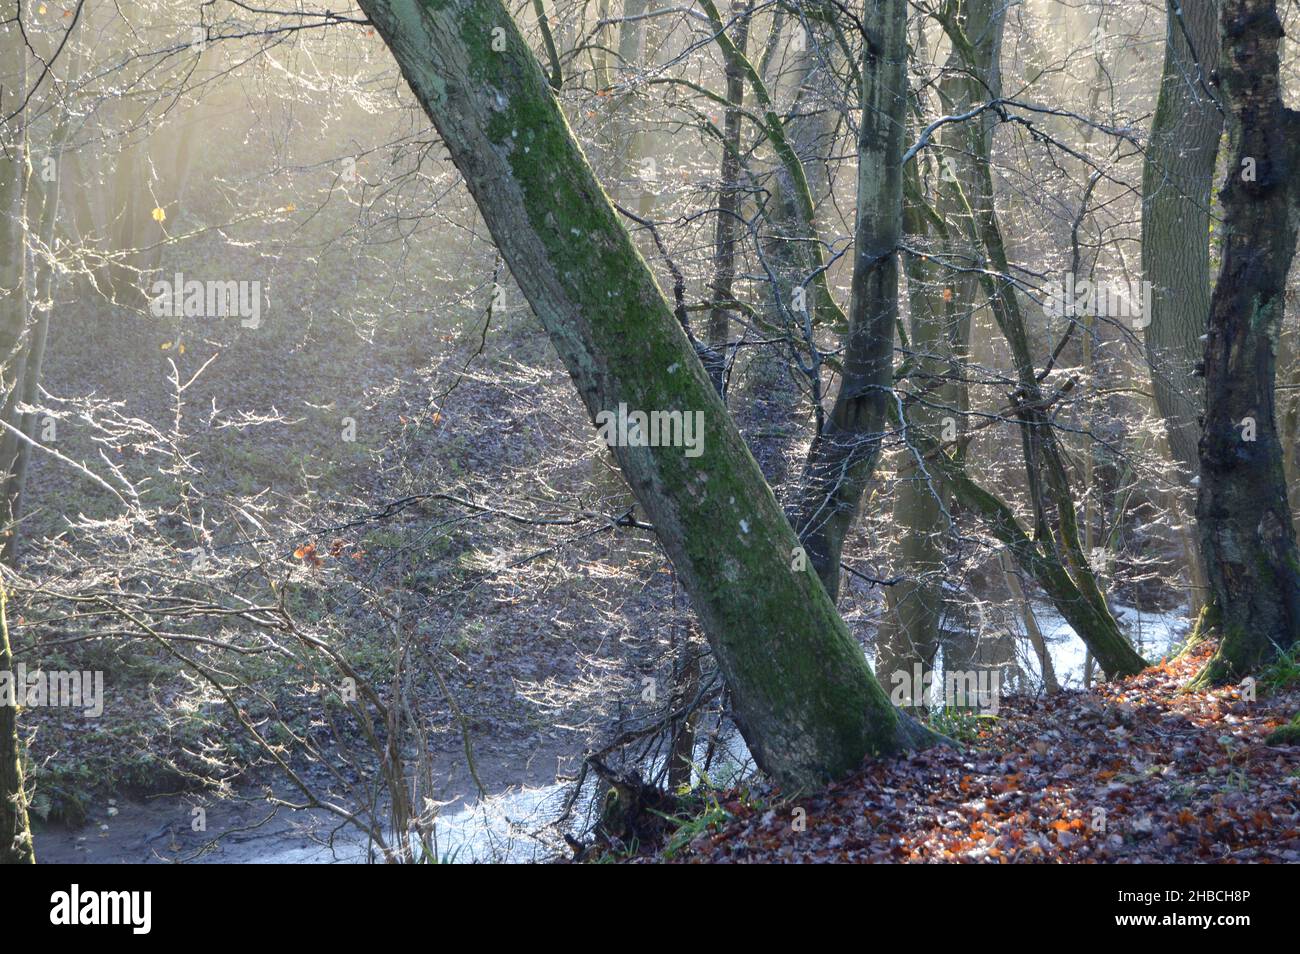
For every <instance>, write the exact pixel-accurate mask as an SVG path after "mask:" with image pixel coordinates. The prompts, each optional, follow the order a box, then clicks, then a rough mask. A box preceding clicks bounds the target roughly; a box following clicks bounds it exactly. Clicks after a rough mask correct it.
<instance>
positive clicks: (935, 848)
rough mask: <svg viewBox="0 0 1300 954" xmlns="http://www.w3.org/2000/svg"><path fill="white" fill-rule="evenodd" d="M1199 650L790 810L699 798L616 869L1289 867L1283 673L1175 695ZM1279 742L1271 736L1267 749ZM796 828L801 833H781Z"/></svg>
mask: <svg viewBox="0 0 1300 954" xmlns="http://www.w3.org/2000/svg"><path fill="white" fill-rule="evenodd" d="M1212 648H1213V647H1211V646H1203V647H1201V648H1200V650H1199V651H1196V652H1189V653H1187V654H1186V655H1184V656H1183V657H1181V658H1177V659H1173V660H1166V661H1163V662H1162V663H1161V664H1160V665H1158V666H1154V667H1152V668H1151V669H1148V670H1147V671H1146V672H1143V673H1141V674H1140V675H1138V676H1135V677H1132V678H1129V679H1124V680H1120V681H1117V682H1112V683H1107V684H1103V685H1100V686H1098V687H1096V688H1094V689H1092V690H1088V691H1073V692H1062V693H1059V694H1057V695H1054V696H1047V697H1043V698H1036V699H1035V698H1023V697H1022V698H1011V699H1006V700H1003V703H1002V706H1001V710H1000V712H999V715H998V718H997V719H996V720H981V722H982V726H981V728H980V729H979V730H978V734H977V735H975V737H973V738H972V739H970V740H969V741H968V742H967V743H966V744H965V745H964V746H963V747H962V748H954V747H937V748H933V749H930V750H929V751H925V752H919V753H915V754H913V755H911V756H909V757H906V758H900V759H891V760H887V761H881V762H876V763H874V764H872V765H870V766H869V767H867V768H866V769H864V770H863V771H862V772H860V773H859V774H857V775H855V776H853V777H851V778H849V779H847V780H845V781H844V782H842V783H840V784H837V785H835V786H833V787H831V788H828V789H826V790H824V791H821V792H817V793H815V794H811V795H805V796H801V797H798V798H794V799H791V798H788V797H784V798H783V797H782V796H781V795H780V794H779V793H771V794H768V795H765V796H764V797H762V798H755V797H754V796H753V795H752V793H750V792H746V791H743V790H735V789H733V790H729V791H720V792H715V793H713V794H712V795H711V796H710V797H709V798H708V799H707V804H706V806H705V808H704V810H703V811H702V812H701V814H700V815H699V816H698V817H697V818H694V819H692V820H690V821H687V822H686V823H684V824H683V825H682V826H681V828H680V829H679V830H678V831H677V833H676V835H675V836H673V837H670V838H668V839H667V840H666V842H665V843H664V844H662V845H660V846H659V847H657V848H656V849H654V850H647V851H646V852H644V853H641V854H638V855H637V856H636V857H634V858H631V859H628V860H633V861H636V862H640V863H645V862H665V861H667V862H677V863H720V862H721V863H727V862H737V863H769V862H771V863H807V862H813V863H816V862H855V863H864V862H966V863H976V862H983V863H1013V862H1073V863H1078V862H1085V863H1088V862H1126V863H1135V862H1182V863H1189V862H1300V744H1297V743H1296V740H1295V739H1294V732H1293V733H1291V737H1292V744H1290V745H1284V744H1278V742H1279V739H1278V737H1277V736H1274V738H1273V739H1272V740H1270V738H1269V737H1270V736H1271V735H1273V733H1274V732H1275V731H1276V730H1278V729H1279V727H1281V726H1283V725H1285V724H1287V723H1288V722H1289V720H1291V719H1292V717H1294V716H1295V714H1296V711H1297V708H1298V707H1300V686H1298V685H1297V682H1296V679H1295V678H1294V677H1295V671H1294V669H1293V668H1286V667H1277V668H1275V669H1274V670H1273V671H1270V672H1268V673H1264V674H1262V675H1261V677H1260V678H1259V680H1257V684H1256V686H1255V691H1256V694H1257V696H1258V699H1257V701H1252V700H1251V699H1250V692H1249V691H1248V687H1243V686H1230V687H1226V688H1220V689H1213V690H1209V691H1197V692H1189V691H1185V689H1184V686H1186V684H1187V682H1188V680H1189V679H1190V678H1191V677H1192V676H1193V675H1194V674H1195V673H1196V671H1197V669H1198V668H1199V666H1200V665H1201V664H1202V663H1203V662H1204V661H1205V659H1206V658H1208V655H1209V653H1210V652H1211V651H1212ZM1283 734H1285V733H1283ZM797 829H801V830H797Z"/></svg>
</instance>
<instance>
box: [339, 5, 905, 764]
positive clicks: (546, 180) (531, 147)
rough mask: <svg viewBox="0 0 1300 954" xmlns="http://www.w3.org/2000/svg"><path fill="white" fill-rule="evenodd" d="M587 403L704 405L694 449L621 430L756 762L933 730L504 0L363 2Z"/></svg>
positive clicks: (799, 759)
mask: <svg viewBox="0 0 1300 954" xmlns="http://www.w3.org/2000/svg"><path fill="white" fill-rule="evenodd" d="M361 6H362V9H363V10H365V12H366V14H367V15H368V16H369V17H370V19H371V21H372V22H373V23H374V25H375V28H376V29H377V30H378V31H379V33H380V35H381V36H382V37H383V38H384V40H385V41H386V42H387V44H388V46H389V48H390V49H391V50H392V52H393V54H394V56H395V57H396V59H397V63H398V65H399V66H400V67H401V70H402V73H403V75H404V76H405V77H406V80H407V82H408V83H409V84H410V86H411V89H412V90H413V92H414V93H415V96H416V98H417V99H418V100H419V102H420V103H421V105H422V106H423V107H424V109H425V111H426V112H427V113H428V114H429V117H430V118H431V119H432V120H433V123H434V125H435V126H436V127H437V129H438V132H439V133H440V135H441V137H442V140H443V142H444V144H445V145H446V147H447V149H448V151H449V153H450V155H451V158H452V160H453V161H454V162H455V164H456V166H457V168H458V169H459V170H460V172H461V174H462V175H463V176H464V178H465V183H466V185H467V186H468V187H469V190H470V192H471V194H472V195H473V196H474V199H475V201H476V202H477V204H478V207H479V210H480V211H481V213H482V215H483V219H484V221H485V222H486V224H487V226H488V229H489V230H490V231H491V233H492V236H493V238H494V239H495V241H496V243H497V245H498V247H499V248H500V250H501V254H502V256H503V257H504V259H505V261H506V263H507V264H508V265H509V266H510V269H511V272H512V273H513V275H514V276H515V279H516V280H517V281H518V282H519V285H520V287H521V288H522V289H523V291H524V294H525V295H526V296H527V298H528V300H529V303H530V304H531V305H532V307H533V310H534V311H535V312H536V313H537V315H538V316H539V318H540V319H541V321H542V323H543V324H544V325H545V327H546V329H547V332H548V333H549V335H550V338H551V341H552V342H553V344H554V346H555V348H556V350H557V351H558V352H559V354H560V357H561V358H562V360H563V361H564V363H565V365H566V366H567V368H568V370H569V374H570V376H571V377H572V379H573V382H574V385H575V387H576V388H577V390H578V393H579V395H580V396H581V397H582V400H583V402H584V403H585V404H586V407H587V410H588V412H589V414H590V415H591V416H592V417H593V419H594V418H595V415H597V414H599V413H600V412H602V411H616V410H617V409H618V408H619V405H621V404H622V405H626V406H627V407H628V408H629V409H632V410H641V411H644V412H651V411H669V412H671V411H677V412H681V413H683V414H698V415H700V418H701V420H702V423H703V434H704V439H705V443H704V450H703V453H702V454H700V455H699V456H695V457H691V456H687V454H686V453H685V450H686V449H685V448H683V447H673V446H659V447H649V446H619V447H616V448H615V449H614V452H615V456H616V458H617V459H618V462H619V465H620V467H621V468H622V470H623V472H624V474H625V475H626V477H627V479H628V483H629V484H630V485H631V487H632V490H633V492H634V493H635V494H636V496H637V499H638V500H639V501H640V503H641V505H642V506H643V507H644V508H645V511H646V514H647V516H648V517H649V519H650V520H651V521H653V523H654V525H655V529H656V532H657V534H658V537H659V539H660V541H661V542H662V544H663V546H664V549H665V550H666V551H667V553H668V555H669V557H670V558H671V559H672V561H673V563H674V566H675V567H676V569H677V571H678V574H679V576H680V578H681V580H682V582H683V584H684V586H685V588H686V590H687V592H688V593H689V594H690V596H691V600H692V603H693V606H694V608H695V611H696V613H697V614H698V616H699V619H700V623H701V625H702V627H703V629H704V632H705V635H706V636H707V637H708V640H709V643H710V645H711V646H712V648H713V652H714V655H715V657H716V659H717V662H718V665H719V667H720V669H721V671H722V673H723V675H724V677H725V679H726V681H727V685H728V687H729V689H730V691H731V695H732V699H733V703H734V707H735V713H736V719H737V722H738V724H739V726H740V729H741V732H742V733H743V735H744V737H745V740H746V742H747V743H748V744H749V746H750V749H751V751H752V752H753V754H754V757H755V758H756V759H757V761H758V764H759V765H760V766H762V767H763V768H764V769H765V770H766V771H768V772H769V773H771V774H773V775H774V776H776V777H777V778H778V779H780V780H781V781H782V782H783V783H785V784H787V785H789V786H795V787H798V786H809V785H814V784H817V783H819V782H822V781H824V780H826V779H830V778H835V777H837V776H841V775H844V774H845V773H848V772H851V771H852V770H853V769H855V768H856V767H857V766H858V765H859V764H860V763H861V761H862V760H863V758H864V757H867V756H869V755H874V754H884V753H889V752H896V751H899V750H901V749H903V748H906V747H908V746H910V745H913V744H916V743H917V742H919V741H922V740H924V739H926V738H928V734H927V733H925V732H924V730H922V729H921V728H920V727H919V726H917V725H915V724H914V723H912V722H911V721H910V720H908V719H907V718H906V717H903V716H901V714H900V713H898V712H897V710H895V709H894V708H893V707H892V706H891V705H890V703H889V700H888V698H887V697H886V695H885V693H884V692H883V691H882V690H881V688H880V686H879V685H878V684H877V683H876V681H875V679H874V678H873V677H872V675H871V672H870V669H869V668H868V666H867V663H866V659H865V657H864V655H863V653H862V651H861V649H860V648H859V647H858V645H857V644H856V643H855V642H854V640H853V639H852V637H851V636H850V635H849V633H848V630H847V628H846V627H845V625H844V623H843V621H842V620H841V619H840V617H839V615H838V614H837V613H836V610H835V606H834V604H833V603H832V602H831V600H830V597H828V596H827V595H826V591H825V589H824V588H823V587H822V585H821V582H820V581H819V580H818V579H817V577H816V576H815V575H813V574H812V573H809V572H806V571H803V572H801V571H799V570H797V569H795V568H794V566H796V565H797V564H796V563H795V561H794V560H793V559H792V556H793V553H794V551H795V549H796V546H797V540H796V537H795V535H794V533H793V531H792V530H791V528H790V525H789V524H788V523H787V521H786V519H785V515H784V514H783V513H782V511H781V508H780V507H779V506H778V504H777V502H776V499H775V498H774V497H773V495H772V492H771V490H770V489H769V488H768V486H767V484H766V483H765V482H764V480H763V476H762V474H761V473H760V471H759V469H758V466H757V464H755V462H754V460H753V458H752V457H751V456H750V454H749V451H748V450H747V449H746V447H745V444H744V441H743V440H742V439H741V437H740V434H739V433H738V432H737V430H736V428H735V426H734V424H733V423H732V422H731V420H730V418H729V416H728V415H727V412H726V409H725V408H724V407H723V404H722V401H721V399H720V398H719V397H718V395H717V393H716V392H715V391H714V389H713V387H712V384H711V383H710V381H709V379H708V376H707V375H706V373H705V371H704V368H703V366H702V365H701V364H700V362H699V360H698V358H697V357H696V355H695V352H694V349H693V348H692V347H691V344H690V342H689V341H688V339H687V337H686V334H685V332H684V331H683V330H682V328H681V326H680V325H679V324H678V323H677V322H676V321H675V320H674V318H673V315H672V312H671V309H670V307H669V305H668V303H667V301H666V300H665V299H664V297H663V293H662V292H661V291H660V289H659V287H658V285H657V284H656V283H655V281H654V278H653V276H652V275H651V273H650V271H649V269H648V268H647V266H646V264H645V262H644V261H643V260H642V259H641V257H640V256H639V255H638V254H637V251H636V249H635V247H634V246H633V245H632V242H631V240H630V238H629V237H628V234H627V232H626V231H625V230H624V228H623V227H622V225H621V223H620V222H619V221H618V219H617V217H616V216H615V213H614V210H613V209H612V207H611V206H610V203H609V201H608V199H607V198H606V197H605V194H604V193H603V192H602V191H601V188H600V185H599V184H598V183H597V182H596V180H595V178H594V176H593V175H592V172H591V169H590V168H589V167H588V165H587V163H586V161H585V159H584V157H583V155H582V152H581V150H580V149H579V147H578V145H577V143H576V142H575V141H574V139H573V136H572V134H571V133H570V131H569V128H568V126H567V124H566V122H565V120H564V116H563V114H562V113H561V111H560V108H559V106H558V104H557V103H556V101H555V99H554V98H553V95H552V92H551V90H550V88H549V87H548V85H547V82H546V78H545V77H544V75H543V74H542V70H541V68H540V67H539V65H538V63H537V61H536V60H535V59H534V57H533V55H532V54H531V52H530V51H529V49H528V47H527V45H526V44H525V42H524V40H523V38H522V37H521V36H520V34H519V31H518V29H517V28H516V26H515V24H514V22H513V21H512V20H511V17H510V14H509V13H508V12H507V11H506V9H505V7H504V6H503V5H502V3H501V0H361Z"/></svg>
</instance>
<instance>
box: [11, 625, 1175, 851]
mask: <svg viewBox="0 0 1300 954" xmlns="http://www.w3.org/2000/svg"><path fill="white" fill-rule="evenodd" d="M1115 611H1116V614H1117V616H1119V618H1120V620H1121V623H1122V624H1123V626H1124V627H1125V629H1126V630H1127V632H1128V633H1129V635H1130V637H1131V638H1132V640H1133V642H1134V644H1135V645H1137V646H1138V647H1139V649H1140V651H1142V653H1143V654H1144V655H1145V656H1146V657H1147V658H1149V659H1159V658H1160V657H1161V656H1162V655H1164V654H1165V653H1166V652H1167V651H1168V650H1169V649H1170V648H1171V647H1172V646H1174V645H1176V644H1177V643H1178V642H1179V641H1180V640H1181V639H1182V638H1183V636H1184V635H1185V634H1186V631H1187V623H1186V620H1185V618H1184V616H1183V614H1182V613H1180V612H1173V613H1167V614H1151V613H1141V612H1139V611H1138V610H1136V609H1134V608H1132V607H1126V606H1119V607H1116V608H1115ZM1035 615H1036V616H1037V619H1038V624H1039V627H1040V629H1041V630H1042V633H1043V637H1044V640H1045V641H1046V643H1047V645H1048V649H1049V651H1050V653H1051V656H1052V662H1053V666H1054V668H1055V670H1056V674H1057V678H1058V680H1059V681H1060V683H1061V685H1062V686H1063V687H1065V688H1079V687H1081V686H1082V685H1083V668H1084V659H1085V651H1084V647H1083V645H1082V644H1081V643H1080V641H1079V640H1078V639H1076V638H1075V636H1074V632H1073V631H1072V630H1071V629H1070V627H1069V625H1068V624H1067V623H1066V622H1065V621H1064V620H1063V619H1062V618H1061V617H1060V616H1059V615H1058V614H1056V613H1055V612H1054V611H1052V610H1051V609H1050V608H1046V607H1043V606H1036V607H1035ZM1019 662H1020V664H1021V667H1022V669H1023V670H1024V671H1025V675H1026V678H1027V681H1028V682H1029V684H1030V686H1031V687H1033V686H1034V685H1036V684H1037V683H1038V680H1039V679H1040V676H1039V673H1038V664H1037V660H1036V659H1034V657H1033V654H1032V653H1028V654H1022V658H1021V659H1020V660H1019ZM725 741H726V744H727V747H728V748H729V749H730V750H731V751H732V753H733V761H732V762H731V763H729V764H731V766H732V772H733V773H734V771H736V770H738V767H740V766H743V764H744V761H745V758H746V757H747V754H748V753H747V752H746V751H745V749H744V743H743V742H742V741H741V740H740V739H739V738H738V737H733V738H731V739H728V740H725ZM528 774H529V776H531V777H530V778H520V779H519V780H518V783H517V784H513V785H505V786H502V787H501V788H500V789H499V790H498V791H497V792H495V793H494V794H492V795H491V796H490V797H488V798H486V799H477V800H472V801H471V800H469V799H461V800H460V801H459V802H457V803H455V804H452V805H449V806H447V807H446V808H445V809H444V810H443V812H442V813H441V814H440V815H439V817H438V821H437V826H436V840H437V846H436V851H437V855H438V860H440V861H452V862H460V863H463V862H484V861H495V862H501V861H513V862H525V861H536V860H541V859H544V858H546V857H549V856H552V855H553V854H554V852H555V851H556V850H558V848H559V846H558V845H557V838H556V836H555V835H554V834H553V833H552V834H551V835H550V837H541V836H539V833H540V832H542V831H543V830H544V829H545V827H546V825H547V824H548V823H549V822H551V821H552V820H554V819H555V818H557V817H558V816H559V815H560V813H561V811H562V810H563V807H564V803H565V800H566V799H567V798H568V797H569V794H570V786H569V785H568V784H561V783H556V782H549V783H547V782H544V781H543V782H542V783H540V784H538V783H537V779H538V777H539V774H538V772H537V771H535V770H530V772H529V773H528ZM541 777H543V778H544V777H545V773H542V776H541ZM551 777H552V778H553V777H554V773H551ZM714 781H716V782H719V783H721V784H726V783H727V782H728V779H726V778H722V779H717V778H715V779H714ZM596 791H597V789H596V786H595V785H593V784H589V785H588V786H587V787H586V790H585V791H584V792H583V793H582V795H581V798H580V799H579V803H578V804H579V817H582V816H581V812H582V811H583V810H585V809H586V808H588V807H590V805H591V801H592V799H593V798H594V797H595V795H596ZM245 794H249V793H245ZM205 810H206V811H207V823H208V824H207V834H195V833H193V832H192V831H191V830H190V826H189V819H190V818H191V815H192V813H193V811H194V800H193V799H192V798H188V797H184V796H176V797H172V798H169V799H158V800H154V801H151V802H148V803H135V802H132V803H127V804H123V805H122V806H120V807H117V806H111V807H109V808H108V809H107V814H106V815H105V817H104V818H102V819H97V820H96V822H95V823H94V824H92V825H88V826H87V827H85V828H83V829H80V830H69V829H63V828H50V829H46V830H39V829H38V831H37V832H36V850H37V857H38V858H40V859H42V860H43V861H47V862H55V863H77V862H101V863H104V862H107V863H113V862H136V863H139V862H167V861H183V862H188V863H199V864H204V863H227V864H230V863H236V864H238V863H243V864H358V863H365V862H367V861H379V860H382V859H381V858H380V857H379V856H378V854H377V852H375V851H374V850H372V848H371V846H369V845H368V844H367V843H366V840H365V839H364V837H363V836H361V835H360V833H359V832H357V831H356V830H355V829H352V828H349V827H340V826H339V824H338V821H337V819H335V818H334V817H333V816H330V815H328V814H327V813H324V812H319V811H315V812H313V811H298V812H288V811H286V810H281V811H279V812H274V811H273V810H272V809H271V808H270V807H269V806H268V805H267V804H266V803H265V801H261V802H260V804H259V801H258V800H257V799H256V798H244V799H242V800H241V799H237V800H234V803H233V804H231V803H228V802H210V803H208V807H207V808H206V809H205ZM215 833H224V834H222V835H221V837H220V838H219V839H217V838H216V835H215ZM214 841H215V844H213V842H214ZM205 845H208V846H210V847H208V848H207V850H203V849H204V846H205Z"/></svg>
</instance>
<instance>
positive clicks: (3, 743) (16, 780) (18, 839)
mask: <svg viewBox="0 0 1300 954" xmlns="http://www.w3.org/2000/svg"><path fill="white" fill-rule="evenodd" d="M13 670H14V656H13V650H12V649H11V648H10V646H9V613H8V606H7V605H6V603H5V594H4V590H3V589H0V672H4V673H12V672H13ZM35 861H36V854H35V852H34V851H33V850H32V831H31V826H30V825H29V823H28V820H27V791H26V789H25V788H24V782H23V760H22V746H21V745H20V743H19V739H18V707H17V706H16V705H6V704H3V703H0V864H32V863H34V862H35Z"/></svg>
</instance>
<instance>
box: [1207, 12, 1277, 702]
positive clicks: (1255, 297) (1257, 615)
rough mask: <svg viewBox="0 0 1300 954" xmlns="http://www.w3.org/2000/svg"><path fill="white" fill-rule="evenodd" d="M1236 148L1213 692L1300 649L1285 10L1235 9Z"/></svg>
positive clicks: (1212, 560) (1217, 419) (1218, 436)
mask: <svg viewBox="0 0 1300 954" xmlns="http://www.w3.org/2000/svg"><path fill="white" fill-rule="evenodd" d="M1221 36H1222V38H1223V48H1222V52H1221V56H1220V64H1221V65H1220V74H1221V82H1222V89H1223V97H1224V104H1225V107H1226V110H1227V114H1228V118H1227V124H1228V132H1229V136H1230V142H1231V145H1230V152H1229V156H1230V157H1231V158H1230V162H1229V164H1228V176H1227V180H1226V182H1225V183H1224V186H1223V190H1222V191H1221V192H1220V198H1221V200H1222V203H1223V215H1224V239H1223V261H1222V265H1221V267H1220V270H1219V280H1218V283H1217V284H1216V285H1215V288H1214V296H1213V299H1212V302H1211V306H1210V320H1209V334H1208V336H1207V338H1206V343H1205V426H1204V430H1203V433H1202V436H1201V441H1200V464H1201V483H1200V495H1199V500H1198V501H1197V508H1196V512H1197V518H1198V520H1199V523H1200V532H1201V546H1202V549H1203V550H1204V552H1205V560H1206V568H1207V571H1208V576H1209V583H1210V592H1211V594H1212V605H1211V607H1210V613H1211V616H1212V618H1213V619H1214V620H1216V621H1217V623H1218V628H1219V631H1220V634H1221V641H1220V644H1219V649H1218V652H1217V653H1216V655H1215V657H1214V659H1213V660H1212V661H1211V663H1210V664H1209V665H1208V666H1207V667H1206V669H1205V671H1204V672H1203V673H1202V674H1201V676H1200V682H1201V683H1210V682H1222V681H1226V680H1232V679H1239V678H1241V677H1242V676H1244V675H1245V674H1247V673H1248V672H1250V671H1251V670H1253V669H1255V668H1256V667H1258V666H1259V665H1260V664H1262V663H1264V662H1265V661H1266V660H1268V659H1270V658H1272V657H1273V656H1274V655H1275V654H1276V653H1278V652H1280V651H1285V650H1288V649H1290V648H1291V647H1292V646H1293V645H1294V644H1295V643H1296V641H1297V638H1300V554H1297V550H1296V539H1295V528H1294V526H1293V524H1292V521H1291V511H1290V507H1289V505H1288V501H1287V487H1286V475H1285V473H1284V471H1283V466H1282V451H1281V444H1280V443H1279V440H1278V434H1277V424H1276V421H1275V419H1274V405H1273V387H1274V375H1275V358H1274V347H1275V345H1276V340H1277V331H1278V325H1279V323H1280V322H1281V320H1282V315H1283V310H1284V307H1285V301H1286V278H1287V271H1288V270H1289V269H1290V267H1291V260H1292V258H1293V257H1294V256H1295V250H1296V229H1297V224H1298V223H1300V220H1298V218H1297V212H1298V209H1297V198H1298V197H1300V196H1298V192H1300V184H1297V179H1298V177H1300V114H1298V113H1297V112H1296V111H1294V110H1290V109H1287V108H1286V107H1285V106H1284V105H1283V102H1282V87H1281V82H1280V79H1279V58H1278V46H1279V43H1280V41H1281V39H1282V25H1281V22H1280V21H1279V19H1278V15H1277V5H1276V3H1275V2H1274V0H1224V2H1223V17H1222V23H1221Z"/></svg>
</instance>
